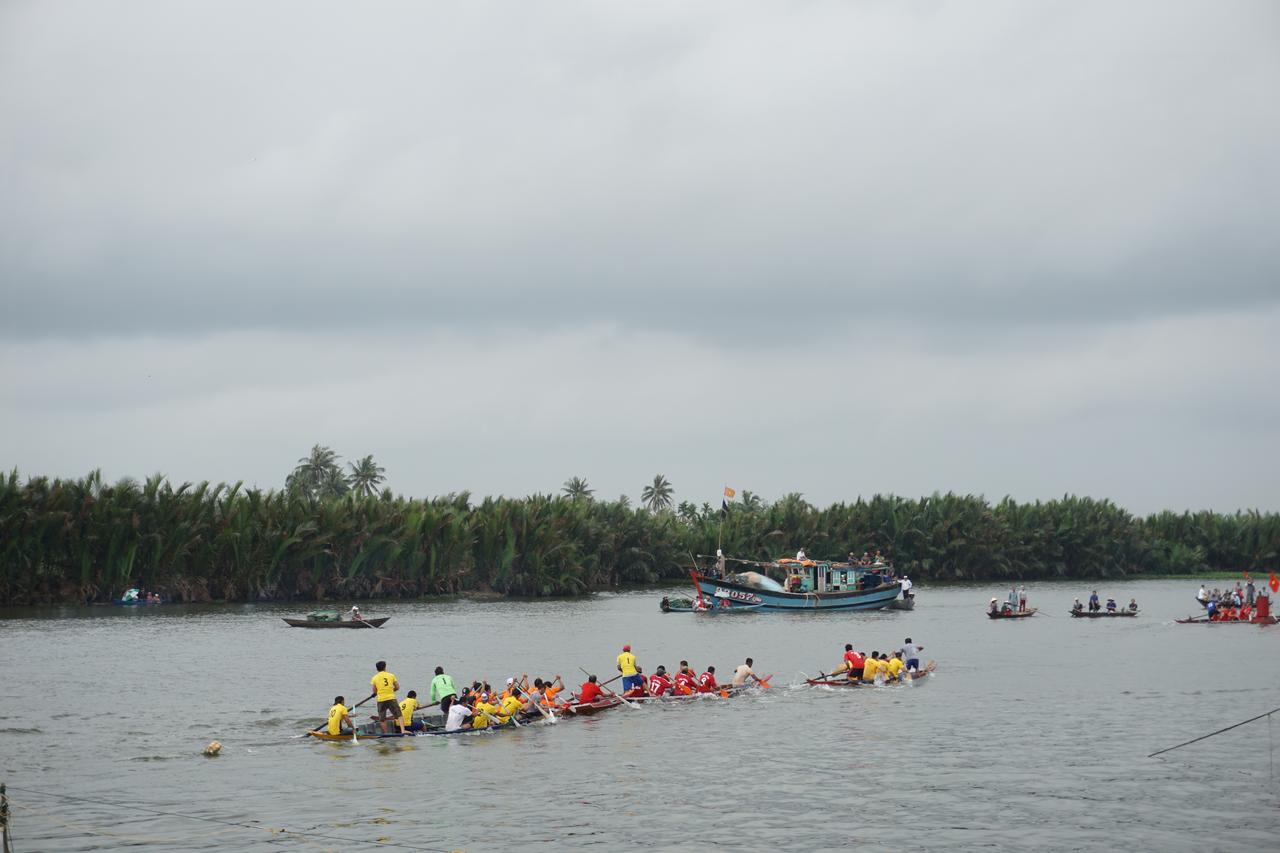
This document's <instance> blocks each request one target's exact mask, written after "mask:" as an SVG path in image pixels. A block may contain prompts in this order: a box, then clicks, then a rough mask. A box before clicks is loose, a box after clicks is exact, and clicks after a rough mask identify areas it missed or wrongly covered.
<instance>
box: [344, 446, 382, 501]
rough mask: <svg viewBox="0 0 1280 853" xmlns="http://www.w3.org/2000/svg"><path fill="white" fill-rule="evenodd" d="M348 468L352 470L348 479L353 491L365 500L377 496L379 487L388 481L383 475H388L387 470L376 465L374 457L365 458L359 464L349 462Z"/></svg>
mask: <svg viewBox="0 0 1280 853" xmlns="http://www.w3.org/2000/svg"><path fill="white" fill-rule="evenodd" d="M347 467H348V468H350V469H351V474H350V476H349V477H348V478H347V481H348V482H349V483H350V484H351V491H353V492H355V493H356V494H357V495H360V497H363V498H368V497H373V496H374V495H376V494H377V493H378V486H380V485H381V484H382V481H383V480H385V479H386V477H384V476H383V475H384V474H386V473H387V469H386V468H383V467H382V466H381V465H378V464H376V463H375V462H374V461H373V456H372V455H369V456H366V457H364V458H363V459H361V460H360V461H359V462H349V463H347Z"/></svg>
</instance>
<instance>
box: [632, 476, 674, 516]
mask: <svg viewBox="0 0 1280 853" xmlns="http://www.w3.org/2000/svg"><path fill="white" fill-rule="evenodd" d="M673 491H674V490H673V489H672V488H671V483H670V482H669V481H668V480H667V478H666V477H664V476H662V475H661V474H655V475H654V478H653V483H652V484H651V485H648V486H645V487H644V490H643V491H642V492H640V501H641V502H642V503H643V504H644V505H645V506H647V507H649V511H650V512H657V511H658V510H660V509H668V508H670V506H671V493H672V492H673Z"/></svg>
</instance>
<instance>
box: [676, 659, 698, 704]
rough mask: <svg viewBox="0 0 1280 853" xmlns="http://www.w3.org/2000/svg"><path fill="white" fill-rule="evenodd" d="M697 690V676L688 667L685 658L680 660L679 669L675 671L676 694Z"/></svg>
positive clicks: (688, 693) (685, 693)
mask: <svg viewBox="0 0 1280 853" xmlns="http://www.w3.org/2000/svg"><path fill="white" fill-rule="evenodd" d="M697 692H698V676H697V674H695V673H694V671H693V670H692V669H690V668H689V662H688V661H687V660H682V661H680V671H679V672H677V673H676V694H677V695H678V696H688V695H690V694H692V693H697Z"/></svg>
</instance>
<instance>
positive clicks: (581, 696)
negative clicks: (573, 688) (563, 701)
mask: <svg viewBox="0 0 1280 853" xmlns="http://www.w3.org/2000/svg"><path fill="white" fill-rule="evenodd" d="M601 696H604V691H603V690H601V689H600V685H599V684H597V683H596V677H595V676H594V675H592V676H590V677H588V678H587V680H586V681H585V682H583V684H582V686H581V687H579V688H578V702H579V703H580V704H585V703H587V702H596V701H598V700H599V699H600V697H601Z"/></svg>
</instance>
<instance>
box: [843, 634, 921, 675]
mask: <svg viewBox="0 0 1280 853" xmlns="http://www.w3.org/2000/svg"><path fill="white" fill-rule="evenodd" d="M923 649H924V646H922V645H916V644H915V643H913V642H912V641H911V638H910V637H907V639H906V640H905V641H903V643H902V648H900V649H898V650H897V651H895V652H893V653H889V652H879V651H873V652H871V653H870V654H867V653H865V652H858V651H854V649H853V644H852V643H846V644H845V647H844V657H843V658H842V659H841V660H840V664H839V665H838V666H837V667H836V668H835V669H833V670H831V674H832V675H844V676H845V677H846V678H847V679H848V680H850V681H862V682H866V683H868V684H870V683H874V682H875V681H876V676H878V675H883V676H884V679H885V681H899V680H901V679H902V675H903V673H904V672H905V673H913V674H914V673H916V672H919V671H920V652H921V651H922V650H923Z"/></svg>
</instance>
